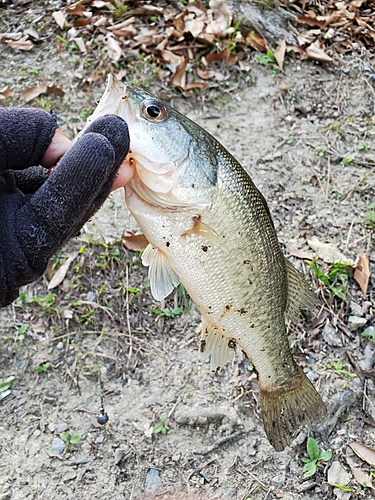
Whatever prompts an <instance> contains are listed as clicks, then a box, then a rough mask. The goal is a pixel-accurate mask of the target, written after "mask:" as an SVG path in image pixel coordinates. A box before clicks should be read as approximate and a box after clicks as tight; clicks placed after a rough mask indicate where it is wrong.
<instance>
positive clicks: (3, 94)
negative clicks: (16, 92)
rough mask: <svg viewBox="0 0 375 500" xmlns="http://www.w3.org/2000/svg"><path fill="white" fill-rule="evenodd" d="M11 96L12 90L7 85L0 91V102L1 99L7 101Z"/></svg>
mask: <svg viewBox="0 0 375 500" xmlns="http://www.w3.org/2000/svg"><path fill="white" fill-rule="evenodd" d="M12 95H13V90H12V89H11V87H9V85H7V86H6V87H4V88H3V89H2V90H0V101H1V100H3V99H7V98H8V97H11V96H12Z"/></svg>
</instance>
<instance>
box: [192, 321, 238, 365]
mask: <svg viewBox="0 0 375 500" xmlns="http://www.w3.org/2000/svg"><path fill="white" fill-rule="evenodd" d="M235 348H236V343H235V341H234V340H228V339H227V338H226V337H224V335H222V334H221V333H220V332H219V331H217V330H216V329H215V328H214V327H213V326H212V325H210V323H208V321H207V320H206V319H205V318H202V334H201V345H200V349H199V353H200V356H201V357H202V358H205V357H206V356H208V355H211V370H213V371H215V370H217V368H219V367H221V366H224V365H225V363H227V361H232V360H233V356H234V351H235Z"/></svg>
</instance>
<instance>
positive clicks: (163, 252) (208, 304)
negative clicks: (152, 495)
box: [88, 75, 326, 451]
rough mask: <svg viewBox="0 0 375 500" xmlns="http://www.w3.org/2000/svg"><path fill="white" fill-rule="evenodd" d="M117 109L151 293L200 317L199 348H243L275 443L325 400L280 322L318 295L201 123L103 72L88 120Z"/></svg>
mask: <svg viewBox="0 0 375 500" xmlns="http://www.w3.org/2000/svg"><path fill="white" fill-rule="evenodd" d="M109 113H113V114H117V115H119V116H121V117H122V118H124V119H125V120H126V122H127V124H128V127H129V134H130V145H131V146H130V147H131V152H130V157H131V158H130V159H131V161H132V162H133V164H134V165H135V170H136V174H135V176H134V178H133V179H132V180H131V181H130V182H129V183H128V184H127V185H126V186H125V188H124V189H125V199H126V204H127V206H128V208H129V210H130V212H131V213H132V214H133V216H134V217H135V219H136V221H137V223H138V224H139V226H140V228H141V229H142V231H143V233H144V235H145V236H146V238H147V240H148V242H149V245H148V246H147V248H146V249H145V250H144V252H143V255H142V262H143V264H144V265H145V266H148V267H149V270H148V277H149V280H150V287H151V293H152V295H153V297H154V298H155V299H156V300H158V301H160V300H163V299H164V298H165V297H167V296H168V295H169V294H170V293H171V292H172V291H173V290H174V288H175V287H176V286H178V285H179V283H182V284H183V286H184V287H185V289H186V291H187V292H188V293H189V295H190V297H191V299H192V300H193V301H194V303H195V304H196V306H197V308H198V309H199V311H200V313H201V315H202V334H201V340H200V347H199V351H200V354H201V356H203V357H204V358H205V357H207V356H208V355H210V356H211V368H212V369H214V370H215V369H217V368H218V367H222V366H223V365H225V363H227V362H228V361H231V360H233V357H234V353H235V350H236V349H238V348H239V349H241V350H242V351H243V352H244V353H245V355H246V356H247V358H248V359H249V360H250V362H251V363H252V365H253V367H254V370H255V372H256V373H257V377H258V389H259V397H260V406H261V411H262V417H263V424H264V429H265V432H266V435H267V438H268V440H269V442H270V443H271V445H272V446H273V447H274V448H275V449H276V450H277V451H282V450H283V449H284V448H285V447H286V446H288V445H289V444H290V443H291V441H292V440H293V438H294V437H295V436H296V433H297V432H298V431H299V430H300V428H301V427H302V426H303V425H307V424H310V423H312V422H319V421H321V420H322V419H323V418H324V417H325V416H326V408H325V405H324V402H323V400H322V399H321V397H320V395H319V394H318V392H317V391H316V390H315V388H314V386H313V385H312V383H311V382H310V380H309V379H308V377H307V376H306V375H305V373H304V371H303V370H302V369H301V368H300V367H299V366H298V365H297V363H296V361H295V360H294V358H293V356H292V353H291V350H290V346H289V343H288V337H287V329H286V319H289V320H295V319H296V318H297V316H298V314H299V310H300V309H301V308H306V309H313V308H314V307H315V306H316V303H317V299H316V296H315V294H314V293H313V292H312V291H311V289H310V287H309V285H308V284H307V282H306V281H305V279H304V278H303V276H302V275H301V274H300V273H299V272H298V271H297V270H296V269H295V267H294V266H293V265H292V264H291V263H290V262H289V261H288V260H287V259H286V258H285V256H284V255H283V253H282V250H281V247H280V244H279V241H278V239H277V235H276V231H275V227H274V224H273V222H272V218H271V214H270V211H269V208H268V206H267V203H266V201H265V199H264V197H263V195H262V194H261V193H260V191H259V190H258V188H257V187H256V186H255V184H254V183H253V181H252V180H251V178H250V176H249V174H248V173H247V172H246V171H245V169H244V168H243V167H242V166H241V165H240V163H239V162H238V161H237V160H236V159H235V158H234V157H233V156H232V155H231V154H230V153H229V152H228V151H227V150H226V149H225V148H224V147H223V146H222V145H221V144H220V142H218V141H217V140H216V139H215V138H214V137H213V136H211V135H210V134H209V133H208V132H207V131H206V130H204V129H203V128H201V127H200V126H199V125H197V124H196V123H194V122H193V121H192V120H190V119H189V118H187V117H186V116H184V115H182V114H180V113H179V112H177V111H176V110H175V109H173V108H172V107H170V106H168V105H167V104H165V103H163V102H162V101H161V100H160V99H158V98H157V97H156V96H154V95H152V94H151V93H149V92H148V91H146V90H144V89H141V88H137V87H134V86H132V85H128V84H126V85H125V84H123V83H121V82H119V81H118V80H116V79H115V78H114V77H113V76H112V75H109V76H108V82H107V87H106V90H105V92H104V94H103V96H102V98H101V100H100V102H99V104H98V106H97V108H96V110H95V112H94V114H93V115H92V116H91V117H90V118H89V120H88V123H91V122H92V121H93V120H95V119H96V118H98V117H99V116H103V115H104V114H109Z"/></svg>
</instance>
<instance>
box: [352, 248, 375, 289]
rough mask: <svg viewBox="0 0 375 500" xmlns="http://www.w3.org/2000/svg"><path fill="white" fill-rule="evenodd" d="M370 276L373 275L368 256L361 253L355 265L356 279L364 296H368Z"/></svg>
mask: <svg viewBox="0 0 375 500" xmlns="http://www.w3.org/2000/svg"><path fill="white" fill-rule="evenodd" d="M370 276H371V273H370V264H369V258H368V255H367V254H365V253H360V254H359V255H358V259H357V262H356V264H355V270H354V279H355V280H356V282H357V283H358V285H359V286H360V288H361V290H362V293H363V295H364V296H365V295H366V294H367V287H368V283H369V280H370Z"/></svg>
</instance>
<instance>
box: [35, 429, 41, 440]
mask: <svg viewBox="0 0 375 500" xmlns="http://www.w3.org/2000/svg"><path fill="white" fill-rule="evenodd" d="M41 434H42V432H41V431H40V429H35V431H34V432H33V436H34V437H36V438H37V437H39V436H40V435H41Z"/></svg>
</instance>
